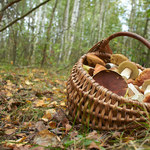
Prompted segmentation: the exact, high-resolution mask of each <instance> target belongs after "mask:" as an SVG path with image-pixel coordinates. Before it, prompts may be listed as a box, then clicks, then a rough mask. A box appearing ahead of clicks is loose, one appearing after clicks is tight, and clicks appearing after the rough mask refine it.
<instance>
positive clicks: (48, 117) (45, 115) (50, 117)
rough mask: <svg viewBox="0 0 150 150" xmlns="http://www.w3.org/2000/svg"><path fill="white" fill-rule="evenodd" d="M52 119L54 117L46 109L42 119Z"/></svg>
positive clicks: (46, 120)
mask: <svg viewBox="0 0 150 150" xmlns="http://www.w3.org/2000/svg"><path fill="white" fill-rule="evenodd" d="M51 119H52V115H51V113H50V112H49V111H46V112H45V114H44V116H43V117H42V120H43V121H45V122H48V121H49V120H51Z"/></svg>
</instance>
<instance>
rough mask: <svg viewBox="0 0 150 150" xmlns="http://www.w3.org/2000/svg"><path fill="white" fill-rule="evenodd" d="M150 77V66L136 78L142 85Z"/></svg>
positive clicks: (136, 82)
mask: <svg viewBox="0 0 150 150" xmlns="http://www.w3.org/2000/svg"><path fill="white" fill-rule="evenodd" d="M148 79H150V68H147V69H145V70H144V71H142V73H141V74H140V75H139V76H138V77H137V78H136V79H135V83H134V84H136V85H138V86H141V85H142V84H143V83H144V81H145V80H148Z"/></svg>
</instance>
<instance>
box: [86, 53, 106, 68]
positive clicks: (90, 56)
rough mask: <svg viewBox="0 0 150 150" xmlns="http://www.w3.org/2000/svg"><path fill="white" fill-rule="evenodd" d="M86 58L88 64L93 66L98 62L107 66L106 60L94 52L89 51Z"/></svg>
mask: <svg viewBox="0 0 150 150" xmlns="http://www.w3.org/2000/svg"><path fill="white" fill-rule="evenodd" d="M86 59H87V62H88V65H90V66H92V67H94V66H95V65H96V64H100V65H103V66H105V62H104V61H103V60H102V59H100V58H99V57H97V56H96V55H94V54H91V53H88V54H87V55H86Z"/></svg>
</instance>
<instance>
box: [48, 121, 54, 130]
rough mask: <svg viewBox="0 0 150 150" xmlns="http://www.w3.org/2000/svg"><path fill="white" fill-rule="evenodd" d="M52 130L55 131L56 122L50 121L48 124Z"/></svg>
mask: <svg viewBox="0 0 150 150" xmlns="http://www.w3.org/2000/svg"><path fill="white" fill-rule="evenodd" d="M48 125H49V126H50V127H51V128H52V129H56V122H54V121H50V122H49V124H48Z"/></svg>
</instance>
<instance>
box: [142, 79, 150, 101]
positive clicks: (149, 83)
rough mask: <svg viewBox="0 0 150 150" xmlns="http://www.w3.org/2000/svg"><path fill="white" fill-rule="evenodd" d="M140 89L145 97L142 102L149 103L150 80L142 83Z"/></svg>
mask: <svg viewBox="0 0 150 150" xmlns="http://www.w3.org/2000/svg"><path fill="white" fill-rule="evenodd" d="M142 89H143V90H144V96H145V98H144V100H143V102H147V103H150V79H148V80H145V81H144V83H143V85H142Z"/></svg>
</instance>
